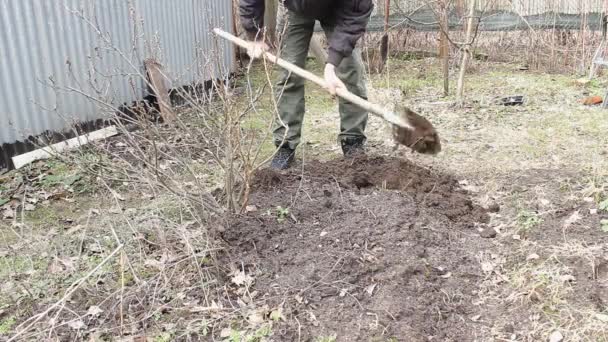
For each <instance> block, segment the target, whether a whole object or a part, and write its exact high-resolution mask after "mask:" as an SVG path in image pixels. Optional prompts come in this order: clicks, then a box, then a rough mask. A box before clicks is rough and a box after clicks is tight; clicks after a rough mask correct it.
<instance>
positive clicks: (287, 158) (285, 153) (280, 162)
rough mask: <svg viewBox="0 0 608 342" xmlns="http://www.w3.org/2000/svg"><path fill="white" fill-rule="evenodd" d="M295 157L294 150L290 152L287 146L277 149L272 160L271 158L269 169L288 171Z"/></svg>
mask: <svg viewBox="0 0 608 342" xmlns="http://www.w3.org/2000/svg"><path fill="white" fill-rule="evenodd" d="M295 156H296V150H292V149H291V148H289V147H287V146H283V147H279V149H278V150H277V153H276V154H275V155H274V158H272V162H271V163H270V167H271V168H273V169H277V170H285V169H288V168H289V167H290V166H291V164H292V163H293V161H294V159H295Z"/></svg>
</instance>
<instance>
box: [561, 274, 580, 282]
mask: <svg viewBox="0 0 608 342" xmlns="http://www.w3.org/2000/svg"><path fill="white" fill-rule="evenodd" d="M559 279H560V280H561V281H562V282H564V283H566V282H568V283H569V282H573V281H576V278H575V277H574V276H573V275H571V274H566V275H563V276H561V277H559Z"/></svg>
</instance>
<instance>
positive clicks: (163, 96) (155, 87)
mask: <svg viewBox="0 0 608 342" xmlns="http://www.w3.org/2000/svg"><path fill="white" fill-rule="evenodd" d="M144 65H145V67H146V75H147V77H148V81H149V82H150V84H151V85H152V91H153V92H154V95H155V96H156V99H157V101H158V107H159V108H160V115H161V116H162V117H163V120H165V122H172V121H174V120H175V119H176V116H175V112H173V108H171V99H169V91H168V90H167V86H166V84H165V76H164V74H163V72H162V66H161V65H160V63H158V62H157V61H156V60H154V59H147V60H146V61H145V62H144Z"/></svg>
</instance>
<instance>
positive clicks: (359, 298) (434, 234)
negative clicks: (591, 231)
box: [223, 157, 488, 341]
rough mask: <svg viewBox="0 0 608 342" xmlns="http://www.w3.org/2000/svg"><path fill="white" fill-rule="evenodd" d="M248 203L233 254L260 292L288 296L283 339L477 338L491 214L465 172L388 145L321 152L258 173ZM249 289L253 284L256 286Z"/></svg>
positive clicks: (282, 300) (232, 233)
mask: <svg viewBox="0 0 608 342" xmlns="http://www.w3.org/2000/svg"><path fill="white" fill-rule="evenodd" d="M253 188H254V191H253V193H252V195H251V204H253V205H255V206H256V207H257V208H258V210H257V211H256V212H252V213H249V214H248V215H247V216H244V217H240V218H238V219H235V220H234V221H233V222H232V223H231V227H230V229H228V230H227V231H226V232H225V233H224V236H223V237H224V239H225V240H226V241H227V242H228V244H229V245H230V248H229V253H228V254H227V255H226V256H225V258H226V260H225V262H226V263H227V264H229V263H232V264H233V265H234V266H236V267H238V268H239V269H241V268H244V269H245V270H246V272H247V273H248V274H251V275H252V276H254V277H255V285H254V288H253V290H255V291H256V292H257V293H258V294H259V296H258V298H257V299H258V300H264V301H265V302H266V303H269V304H271V305H272V306H279V305H282V306H283V310H284V315H285V316H286V317H287V320H286V322H285V323H283V326H282V327H281V329H279V330H277V331H275V332H274V338H275V339H276V340H279V341H297V340H299V339H301V340H302V341H306V340H314V339H315V338H318V337H322V336H333V335H335V336H337V341H370V340H374V339H378V340H379V341H385V340H387V339H388V338H391V337H395V338H397V339H398V340H399V341H401V340H404V341H427V340H428V339H429V338H434V340H438V341H468V340H472V339H473V338H474V337H473V333H474V332H475V336H476V337H477V338H479V337H480V336H483V332H484V328H483V327H481V326H479V325H478V324H476V323H474V322H472V321H471V320H470V319H469V317H470V316H474V315H476V314H477V312H479V310H480V308H479V307H478V306H475V305H473V304H472V303H473V302H474V301H475V299H476V296H477V282H478V280H479V279H480V278H481V277H483V274H482V271H481V269H480V268H479V262H478V261H477V260H476V255H477V254H478V253H479V252H480V251H481V250H484V249H485V248H487V247H488V240H485V239H482V238H480V236H479V234H478V231H477V230H476V229H475V225H476V223H478V222H485V221H486V220H487V219H488V216H487V213H486V211H485V210H484V209H483V208H480V207H478V206H476V205H474V204H473V202H472V201H471V200H470V198H469V197H468V194H467V193H466V192H465V191H463V190H461V189H460V188H459V186H458V182H457V181H456V180H455V179H453V178H451V177H449V176H446V175H441V174H438V173H436V172H433V171H432V170H428V169H423V168H420V167H417V166H415V165H413V164H411V163H409V162H407V161H404V160H399V159H386V158H382V157H369V158H368V157H364V158H362V159H359V160H354V161H353V160H335V161H330V162H325V163H324V162H318V161H313V162H309V163H306V164H305V165H304V167H303V168H297V169H292V170H289V171H286V172H281V173H279V172H273V171H270V170H264V171H262V173H260V174H258V177H256V181H255V183H254V186H253ZM253 290H252V291H253Z"/></svg>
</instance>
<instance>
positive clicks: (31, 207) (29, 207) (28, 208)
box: [23, 203, 36, 211]
mask: <svg viewBox="0 0 608 342" xmlns="http://www.w3.org/2000/svg"><path fill="white" fill-rule="evenodd" d="M23 209H24V210H25V211H34V210H36V206H35V205H33V204H31V203H26V204H25V205H24V206H23Z"/></svg>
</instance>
